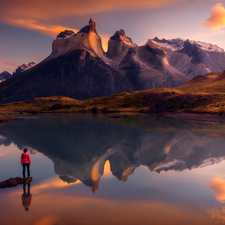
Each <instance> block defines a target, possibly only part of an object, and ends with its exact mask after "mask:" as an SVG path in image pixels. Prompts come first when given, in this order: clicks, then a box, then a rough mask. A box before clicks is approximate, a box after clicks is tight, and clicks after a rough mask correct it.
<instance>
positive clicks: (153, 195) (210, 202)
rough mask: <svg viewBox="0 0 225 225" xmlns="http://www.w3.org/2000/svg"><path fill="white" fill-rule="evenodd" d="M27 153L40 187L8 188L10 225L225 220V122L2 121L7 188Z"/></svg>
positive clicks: (5, 210) (128, 118)
mask: <svg viewBox="0 0 225 225" xmlns="http://www.w3.org/2000/svg"><path fill="white" fill-rule="evenodd" d="M25 147H26V148H27V149H28V152H29V154H30V156H31V162H32V164H31V176H32V177H33V181H32V182H31V183H30V186H29V187H28V185H25V186H24V185H18V186H17V187H12V188H6V189H1V190H0V199H1V203H0V224H4V225H12V224H13V225H14V224H23V225H26V224H29V225H64V224H65V225H67V224H69V225H72V224H74V225H75V224H79V225H82V224H125V225H126V224H129V225H131V224H157V225H161V224H166V225H167V224H171V225H172V224H173V225H174V224H223V223H225V204H224V203H225V176H224V174H225V160H224V159H225V148H224V147H225V123H223V122H206V121H205V122H204V121H192V120H184V119H174V118H165V117H157V116H154V115H136V114H134V115H132V114H118V115H116V114H96V115H95V114H66V115H65V114H63V115H38V116H30V117H28V116H27V117H25V118H24V119H22V120H18V121H14V122H9V123H2V124H0V181H4V180H7V179H9V178H11V177H22V167H21V164H20V157H21V154H22V150H23V148H25ZM28 189H29V192H30V194H29V204H28V203H27V206H26V207H28V208H29V210H28V211H26V210H25V206H24V204H23V203H22V199H23V197H22V196H23V195H24V193H26V194H27V192H28ZM28 205H29V206H28Z"/></svg>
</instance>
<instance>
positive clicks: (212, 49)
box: [190, 41, 224, 52]
mask: <svg viewBox="0 0 225 225" xmlns="http://www.w3.org/2000/svg"><path fill="white" fill-rule="evenodd" d="M190 43H192V44H197V45H198V46H199V47H200V48H201V49H202V50H204V51H208V52H224V50H223V49H222V48H220V47H218V46H217V45H212V44H210V43H205V42H201V41H190Z"/></svg>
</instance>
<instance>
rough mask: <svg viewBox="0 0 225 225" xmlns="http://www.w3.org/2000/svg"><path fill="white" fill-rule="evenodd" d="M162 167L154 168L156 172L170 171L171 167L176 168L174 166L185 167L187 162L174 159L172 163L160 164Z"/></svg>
mask: <svg viewBox="0 0 225 225" xmlns="http://www.w3.org/2000/svg"><path fill="white" fill-rule="evenodd" d="M160 164H161V165H159V166H157V167H156V168H154V171H156V170H160V169H169V168H170V167H174V166H179V165H185V164H186V163H185V161H184V160H181V159H174V160H173V161H172V162H168V163H165V164H163V163H160Z"/></svg>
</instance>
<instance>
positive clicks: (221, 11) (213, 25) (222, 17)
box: [202, 3, 225, 30]
mask: <svg viewBox="0 0 225 225" xmlns="http://www.w3.org/2000/svg"><path fill="white" fill-rule="evenodd" d="M202 25H203V26H204V27H206V28H209V29H211V30H220V29H221V28H223V27H225V8H224V7H223V4H222V3H218V4H216V5H215V6H213V7H212V10H211V12H210V15H209V17H208V18H207V19H206V21H205V23H202Z"/></svg>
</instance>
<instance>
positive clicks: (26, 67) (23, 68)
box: [19, 62, 36, 71]
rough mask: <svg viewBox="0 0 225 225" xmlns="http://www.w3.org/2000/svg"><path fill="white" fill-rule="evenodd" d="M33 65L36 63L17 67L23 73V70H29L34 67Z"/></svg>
mask: <svg viewBox="0 0 225 225" xmlns="http://www.w3.org/2000/svg"><path fill="white" fill-rule="evenodd" d="M35 65H36V63H34V62H30V63H28V64H22V65H21V66H19V68H20V69H21V70H22V71H24V70H28V69H30V68H31V67H33V66H35Z"/></svg>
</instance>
